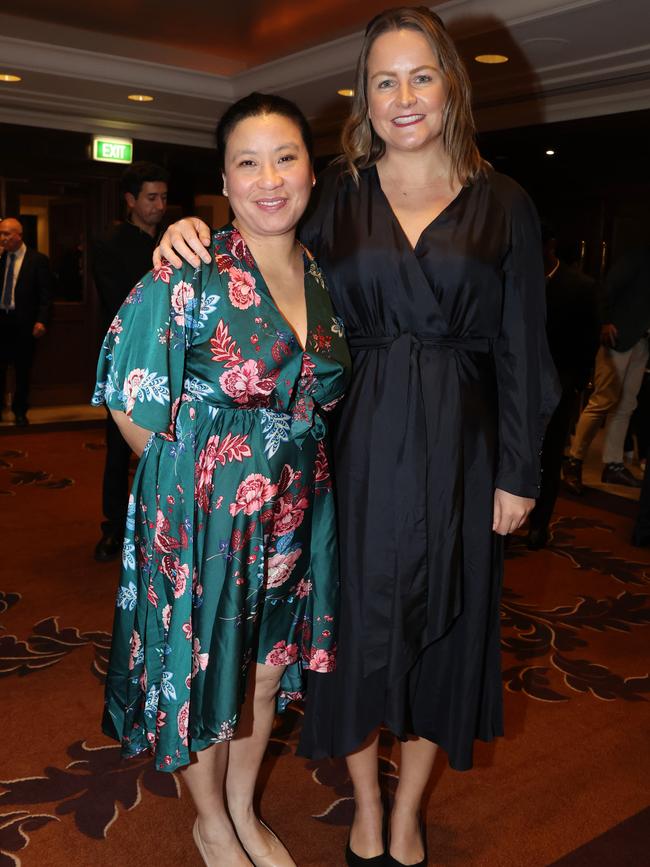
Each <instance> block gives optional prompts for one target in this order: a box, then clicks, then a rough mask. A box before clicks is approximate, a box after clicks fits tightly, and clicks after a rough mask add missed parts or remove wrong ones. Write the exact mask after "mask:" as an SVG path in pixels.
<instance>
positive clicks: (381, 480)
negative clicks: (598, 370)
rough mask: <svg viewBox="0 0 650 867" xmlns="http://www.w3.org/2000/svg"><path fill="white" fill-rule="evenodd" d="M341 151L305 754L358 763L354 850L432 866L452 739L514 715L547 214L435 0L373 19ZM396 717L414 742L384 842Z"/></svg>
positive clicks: (193, 245)
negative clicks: (323, 536) (331, 643)
mask: <svg viewBox="0 0 650 867" xmlns="http://www.w3.org/2000/svg"><path fill="white" fill-rule="evenodd" d="M342 144H343V149H344V158H343V160H341V161H339V162H338V163H337V164H335V165H333V166H331V167H330V168H329V169H327V170H326V171H325V172H324V173H323V174H322V175H321V177H319V179H318V183H317V184H316V196H315V199H314V200H313V203H312V204H313V208H312V211H311V213H310V214H309V216H308V218H307V220H306V222H305V224H304V226H303V227H302V229H301V238H302V240H303V242H304V243H305V244H306V245H307V247H309V248H311V247H312V246H313V248H314V250H315V251H316V255H317V258H318V259H319V262H320V264H321V266H322V268H323V270H324V272H325V275H326V278H327V283H328V287H329V290H330V293H331V296H332V300H333V302H334V307H335V309H336V312H337V314H338V315H339V316H340V317H341V318H342V320H343V322H344V323H345V328H346V333H347V335H348V340H349V344H350V349H351V353H352V381H351V385H350V388H349V391H348V398H347V400H346V401H344V403H343V405H342V408H341V414H340V417H339V420H338V426H337V432H336V437H335V449H334V465H335V468H336V490H337V507H338V525H339V535H340V550H341V626H340V630H339V644H338V661H337V668H336V671H335V672H333V673H332V675H331V676H330V677H327V678H320V679H319V677H318V675H316V676H314V677H312V676H311V675H310V683H309V688H308V698H307V702H306V707H305V718H304V722H303V727H302V734H301V745H300V748H299V753H300V754H303V755H304V754H306V755H310V756H311V757H312V758H321V757H323V756H342V755H345V756H346V760H347V765H348V770H349V773H350V776H351V778H352V783H353V787H354V796H355V815H354V820H353V824H352V828H351V830H350V837H349V840H348V846H347V849H346V859H347V863H348V864H349V865H353V867H364V865H365V867H379V865H392V867H396V865H400V864H401V865H415V864H422V865H424V864H425V863H426V853H425V843H424V839H423V830H422V825H421V813H420V811H421V807H422V797H423V793H424V790H425V788H426V786H427V784H428V782H429V780H430V776H431V771H432V767H433V762H434V759H435V756H436V751H437V748H438V745H440V746H442V747H443V749H445V750H446V752H447V756H448V759H449V762H450V764H451V766H452V767H454V768H456V769H458V770H466V769H469V768H470V767H471V766H472V755H473V745H474V740H475V739H476V738H480V739H482V740H488V741H489V740H492V739H493V738H494V737H497V736H499V735H500V734H501V733H502V729H503V718H502V681H501V660H500V649H499V648H500V644H499V642H500V635H499V626H500V616H499V608H500V606H499V596H500V588H501V581H502V567H503V540H504V537H505V536H506V535H507V534H508V533H511V532H513V531H514V530H516V529H518V528H519V527H520V526H521V525H522V524H523V522H524V521H525V520H526V518H527V516H528V514H529V512H530V511H531V510H532V508H533V506H534V504H535V500H534V498H535V497H536V496H537V495H538V493H539V458H540V449H541V446H542V441H543V437H544V430H545V427H546V423H547V421H548V418H549V417H550V415H551V414H552V412H553V410H554V409H555V405H556V403H557V396H558V394H557V384H556V377H555V371H554V368H553V363H552V360H551V357H550V353H549V350H548V344H547V338H546V333H545V327H544V271H543V265H542V250H541V241H540V234H539V221H538V218H537V214H536V212H535V208H534V206H533V204H532V202H531V201H530V199H529V197H528V196H527V195H526V193H525V192H524V191H523V190H522V189H521V187H519V186H518V185H517V184H516V183H515V182H514V181H512V180H511V179H510V178H507V177H505V176H504V175H501V174H499V173H498V172H495V171H493V170H492V168H491V167H490V166H489V165H487V164H486V163H485V162H484V161H483V160H482V159H481V156H480V154H479V152H478V149H477V147H476V143H475V129H474V122H473V119H472V114H471V93H470V84H469V80H468V77H467V72H466V70H465V68H464V66H463V64H462V61H461V59H460V57H459V55H458V52H457V50H456V48H455V46H454V44H453V42H452V40H451V38H450V36H449V34H448V33H447V31H446V29H445V26H444V24H443V22H442V21H441V19H440V18H439V17H438V16H437V15H435V14H434V13H432V12H431V11H430V10H429V9H427V8H426V7H424V6H419V7H401V8H397V9H389V10H386V11H385V12H382V13H381V14H380V15H378V16H376V17H375V18H374V19H373V20H372V21H371V22H370V24H369V25H368V27H367V29H366V33H365V38H364V41H363V44H362V47H361V55H360V58H359V63H358V67H357V78H356V81H355V98H354V101H353V103H352V109H351V115H350V117H349V119H348V121H347V123H346V126H345V128H344V132H343V140H342ZM196 228H198V229H199V231H200V232H201V236H200V238H199V237H197V234H196ZM184 233H185V234H187V236H188V238H187V240H188V241H189V247H188V244H187V243H186V242H185V240H183V234H184ZM209 238H210V235H209V232H208V230H207V227H205V226H200V225H198V226H197V223H196V221H192V220H191V219H189V220H186V221H184V223H182V224H181V226H180V227H175V228H174V229H173V230H172V229H170V230H169V234H168V235H167V237H166V238H163V241H162V242H161V249H162V253H163V255H165V256H166V257H167V258H168V259H170V261H171V263H172V264H177V263H178V261H179V260H178V257H177V256H176V255H175V253H174V249H176V250H178V251H179V252H181V253H185V254H189V256H190V257H191V259H190V261H191V262H192V264H194V265H197V264H199V256H197V255H196V253H197V252H198V253H200V254H201V258H203V260H204V261H206V262H207V261H209V260H210V255H209V252H208V251H207V250H205V249H204V248H203V247H202V244H201V239H203V242H204V243H206V244H209ZM170 241H171V243H169V242H170ZM170 257H171V258H170ZM382 725H384V726H386V727H387V728H388V729H389V730H390V731H392V732H393V733H394V734H395V735H397V737H398V738H399V739H400V741H401V750H400V752H401V757H400V768H399V782H398V785H397V788H396V790H395V797H394V800H393V804H392V810H391V814H390V817H386V825H387V826H388V828H389V839H388V847H387V851H386V845H385V839H384V834H383V828H384V806H383V802H382V798H381V791H380V785H379V775H378V742H379V730H380V727H381V726H382ZM335 861H336V858H335V857H334V856H333V857H332V862H333V863H334V862H335Z"/></svg>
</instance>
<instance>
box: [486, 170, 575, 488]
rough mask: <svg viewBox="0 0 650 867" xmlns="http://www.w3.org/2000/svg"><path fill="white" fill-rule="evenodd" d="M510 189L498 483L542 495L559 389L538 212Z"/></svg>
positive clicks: (499, 365)
mask: <svg viewBox="0 0 650 867" xmlns="http://www.w3.org/2000/svg"><path fill="white" fill-rule="evenodd" d="M505 193H506V196H505V200H504V206H505V207H506V209H507V210H508V211H509V215H510V227H511V230H510V247H509V249H508V251H507V254H506V257H505V260H504V262H503V273H504V288H503V307H502V317H501V331H500V334H499V337H498V339H497V340H496V341H495V344H494V357H495V364H496V375H497V387H498V418H499V463H498V470H497V478H496V487H497V488H501V489H502V490H504V491H507V492H508V493H511V494H516V495H517V496H520V497H537V496H538V495H539V485H540V456H541V448H542V442H543V439H544V432H545V430H546V425H547V423H548V420H549V419H550V417H551V414H552V412H553V410H554V409H555V406H556V405H557V402H558V399H559V388H558V384H557V375H556V372H555V367H554V365H553V361H552V359H551V355H550V352H549V348H548V342H547V338H546V323H545V285H544V268H543V264H542V247H541V238H540V231H539V222H538V218H537V213H536V211H535V208H534V206H533V204H532V202H531V201H530V199H529V198H528V196H527V195H526V193H524V191H523V190H522V189H521V188H519V187H518V186H516V185H515V184H509V185H508V188H507V189H506V191H505Z"/></svg>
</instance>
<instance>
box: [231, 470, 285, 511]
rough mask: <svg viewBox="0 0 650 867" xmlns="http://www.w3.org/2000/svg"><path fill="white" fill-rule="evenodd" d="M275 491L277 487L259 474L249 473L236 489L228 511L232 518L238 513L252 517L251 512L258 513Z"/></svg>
mask: <svg viewBox="0 0 650 867" xmlns="http://www.w3.org/2000/svg"><path fill="white" fill-rule="evenodd" d="M276 491H277V487H276V486H275V485H272V484H271V480H270V479H267V478H266V476H262V475H260V473H251V474H250V475H249V476H246V478H245V479H244V481H243V482H241V484H240V485H239V487H238V488H237V493H236V494H235V502H234V503H231V504H230V507H229V511H230V514H231V515H232V516H233V517H234V516H235V515H238V514H239V513H240V512H243V513H244V514H245V515H252V514H253V512H259V510H260V509H261V508H262V506H263V505H264V503H268V501H269V500H270V499H272V498H273V497H274V496H275V494H276Z"/></svg>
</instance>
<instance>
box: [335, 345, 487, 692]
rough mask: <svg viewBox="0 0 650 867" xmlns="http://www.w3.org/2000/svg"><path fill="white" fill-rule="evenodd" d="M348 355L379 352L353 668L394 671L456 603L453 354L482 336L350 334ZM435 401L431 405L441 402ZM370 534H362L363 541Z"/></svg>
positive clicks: (398, 673)
mask: <svg viewBox="0 0 650 867" xmlns="http://www.w3.org/2000/svg"><path fill="white" fill-rule="evenodd" d="M348 342H349V345H350V348H351V350H352V353H353V356H355V357H356V355H357V354H358V353H359V352H361V351H368V350H370V351H376V350H387V351H388V358H387V359H386V364H385V367H384V376H383V379H382V386H381V387H382V390H381V393H380V395H379V399H378V404H377V409H376V417H377V419H380V420H381V424H378V425H376V426H375V428H374V429H373V431H372V434H371V442H370V443H369V449H370V452H369V478H368V506H367V509H368V514H367V516H366V523H365V526H366V527H367V536H366V538H365V540H364V539H360V540H359V543H360V544H364V542H365V548H364V551H365V559H364V569H365V570H366V572H367V574H365V575H364V579H365V581H364V585H365V586H366V587H367V588H368V589H367V591H366V593H365V595H364V598H363V599H362V600H360V602H361V612H362V614H361V618H362V623H361V630H362V648H363V650H362V653H363V674H364V676H368V675H369V674H371V673H373V672H375V671H378V670H380V669H382V668H385V667H388V679H389V682H390V681H392V680H393V679H396V678H400V677H403V676H404V675H405V674H406V673H407V672H408V670H409V669H410V668H411V666H412V665H413V663H414V662H415V660H416V659H417V656H418V655H419V653H420V652H421V650H422V649H423V648H424V647H426V646H427V645H428V644H430V643H431V642H433V641H435V640H436V639H438V638H440V637H441V636H442V635H443V634H444V633H445V632H446V631H447V630H448V629H449V627H450V626H451V624H452V622H453V621H454V619H455V618H456V617H457V616H458V615H459V614H460V612H461V610H462V511H463V510H462V503H463V474H462V465H463V455H462V449H463V431H462V405H461V389H460V374H459V366H458V365H459V359H460V356H461V354H465V353H481V354H486V353H489V352H490V351H491V343H490V341H489V340H488V339H487V338H474V337H466V338H465V337H446V336H436V335H428V334H416V333H404V334H400V335H399V336H397V337H383V336H382V337H362V336H359V337H350V338H349V341H348ZM443 404H444V409H442V411H441V407H443ZM371 540H372V541H371Z"/></svg>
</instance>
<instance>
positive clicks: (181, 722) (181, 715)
mask: <svg viewBox="0 0 650 867" xmlns="http://www.w3.org/2000/svg"><path fill="white" fill-rule="evenodd" d="M176 721H177V723H178V736H179V738H180V739H181V740H182V742H183V745H184V746H187V730H188V727H189V722H190V703H189V701H186V702H185V703H184V704H183V705H182V706H181V709H180V710H179V711H178V717H177V720H176Z"/></svg>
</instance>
